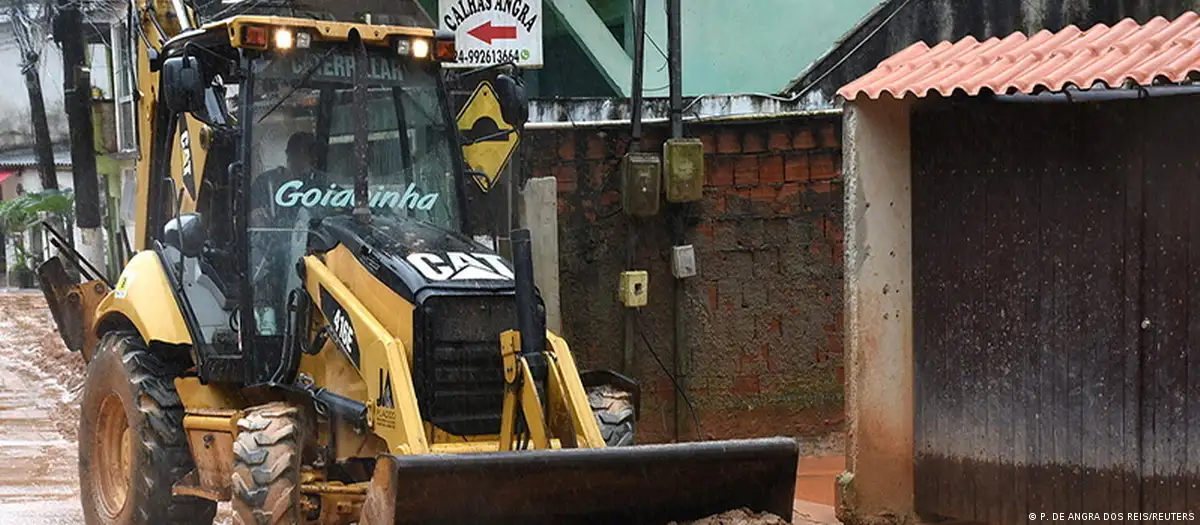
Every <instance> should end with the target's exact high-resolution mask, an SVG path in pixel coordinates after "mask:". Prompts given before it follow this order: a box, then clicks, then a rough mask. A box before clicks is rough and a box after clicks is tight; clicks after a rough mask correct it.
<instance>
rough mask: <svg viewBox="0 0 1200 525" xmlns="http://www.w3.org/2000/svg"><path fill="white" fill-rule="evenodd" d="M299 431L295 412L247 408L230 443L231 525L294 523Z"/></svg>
mask: <svg viewBox="0 0 1200 525" xmlns="http://www.w3.org/2000/svg"><path fill="white" fill-rule="evenodd" d="M302 435H303V433H302V431H301V425H300V419H299V411H298V410H297V409H296V407H294V406H290V405H288V404H286V403H270V404H266V405H262V406H259V407H255V408H253V409H250V411H249V412H248V413H247V414H246V417H244V418H242V419H241V420H239V421H238V437H237V441H235V442H234V444H233V523H234V524H235V525H298V524H300V523H303V522H302V521H301V519H300V458H301V452H302V449H301V448H300V447H301V442H300V438H301V436H302Z"/></svg>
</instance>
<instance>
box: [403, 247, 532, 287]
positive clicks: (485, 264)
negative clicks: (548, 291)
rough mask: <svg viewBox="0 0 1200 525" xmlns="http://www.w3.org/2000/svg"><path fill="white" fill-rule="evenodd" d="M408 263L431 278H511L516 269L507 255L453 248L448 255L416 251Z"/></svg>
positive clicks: (445, 279) (501, 279)
mask: <svg viewBox="0 0 1200 525" xmlns="http://www.w3.org/2000/svg"><path fill="white" fill-rule="evenodd" d="M407 260H408V263H409V264H411V265H412V266H413V268H416V269H417V271H419V272H421V275H424V276H425V278H426V279H429V280H430V281H511V280H512V279H513V272H512V269H511V268H509V267H508V263H506V262H504V258H503V257H501V256H499V255H495V254H489V253H463V252H450V253H447V254H446V255H444V256H442V255H437V254H433V253H413V254H409V256H408V257H407Z"/></svg>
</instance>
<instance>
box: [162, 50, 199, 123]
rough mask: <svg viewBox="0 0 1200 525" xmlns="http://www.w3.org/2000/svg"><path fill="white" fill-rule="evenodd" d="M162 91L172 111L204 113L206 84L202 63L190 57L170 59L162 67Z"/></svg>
mask: <svg viewBox="0 0 1200 525" xmlns="http://www.w3.org/2000/svg"><path fill="white" fill-rule="evenodd" d="M162 89H163V96H164V97H165V98H166V103H167V108H168V109H170V110H171V111H173V112H175V113H183V112H193V111H203V110H204V108H205V105H204V89H205V82H204V71H203V70H202V69H201V66H200V61H199V60H196V58H195V57H190V56H181V57H171V58H168V59H167V60H166V61H165V62H163V65H162Z"/></svg>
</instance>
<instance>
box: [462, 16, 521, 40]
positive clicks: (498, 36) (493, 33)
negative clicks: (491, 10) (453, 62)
mask: <svg viewBox="0 0 1200 525" xmlns="http://www.w3.org/2000/svg"><path fill="white" fill-rule="evenodd" d="M467 34H468V35H471V36H473V37H475V38H478V39H479V40H481V41H483V42H484V43H486V44H488V45H492V41H493V40H513V39H516V38H517V26H494V25H492V21H491V20H488V21H487V22H484V23H483V25H481V26H479V27H476V28H475V29H472V30H470V31H467Z"/></svg>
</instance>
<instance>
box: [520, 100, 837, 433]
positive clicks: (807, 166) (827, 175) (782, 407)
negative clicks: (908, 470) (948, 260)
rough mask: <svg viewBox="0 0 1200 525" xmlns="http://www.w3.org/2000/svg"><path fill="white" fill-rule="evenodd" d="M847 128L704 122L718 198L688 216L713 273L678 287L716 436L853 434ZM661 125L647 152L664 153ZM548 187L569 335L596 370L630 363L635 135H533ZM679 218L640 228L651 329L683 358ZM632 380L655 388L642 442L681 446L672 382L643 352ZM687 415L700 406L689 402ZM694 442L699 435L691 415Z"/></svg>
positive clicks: (693, 130)
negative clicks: (622, 290) (627, 167)
mask: <svg viewBox="0 0 1200 525" xmlns="http://www.w3.org/2000/svg"><path fill="white" fill-rule="evenodd" d="M839 128H840V122H839V119H838V118H837V117H822V118H819V119H792V120H785V121H766V122H756V123H750V124H740V125H723V126H717V125H692V126H689V127H688V134H689V135H691V136H696V137H700V138H701V139H702V140H703V141H704V144H705V153H706V170H707V175H708V180H707V183H706V185H705V191H704V199H703V201H702V202H698V203H694V205H693V206H691V209H690V210H687V211H685V212H684V214H685V216H686V220H687V221H688V222H689V224H690V227H689V233H688V235H687V241H688V242H690V243H692V244H694V246H695V248H696V253H697V260H698V266H699V276H697V277H695V278H692V279H689V280H687V281H683V282H682V284H681V285H680V286H681V287H682V293H683V296H684V299H685V301H684V302H685V306H684V308H683V309H682V315H681V316H680V318H679V319H678V322H680V323H682V325H683V328H684V332H685V336H684V342H683V344H682V345H681V348H684V349H685V356H684V357H685V360H688V361H690V363H691V365H690V367H688V368H687V369H686V370H685V372H686V374H685V375H686V376H687V380H686V385H687V391H688V397H689V398H690V400H691V401H692V403H693V405H694V406H695V408H696V411H697V413H698V417H699V420H700V424H701V427H702V430H703V434H704V437H706V438H733V437H750V436H762V435H792V436H812V435H822V434H826V433H828V432H830V431H833V430H839V429H840V428H841V424H842V417H843V416H842V414H843V394H842V383H843V377H842V373H843V372H842V350H841V348H842V344H841V311H842V302H841V293H842V292H841V290H842V270H841V268H842V234H841V227H840V225H841V212H842V184H841V177H840V164H841V161H840V159H841V153H840V140H839V139H840V129H839ZM663 134H664V129H662V128H659V127H650V128H648V129H647V134H646V137H645V138H644V139H643V144H642V148H643V150H658V151H661V144H662V139H663ZM526 139H527V141H526V142H525V146H524V147H523V148H524V151H525V158H526V159H528V162H527V169H528V170H529V172H530V173H528V174H527V175H532V176H535V177H540V176H553V177H555V178H556V179H557V181H558V195H559V200H558V211H559V246H560V251H561V260H560V264H561V270H560V271H561V289H562V291H561V295H562V319H563V320H562V323H563V331H564V333H565V336H566V337H567V340H568V341H569V342H570V344H571V348H572V349H573V350H574V351H575V352H576V354H577V355H578V356H579V359H580V361H581V363H582V366H584V367H591V368H600V367H604V368H612V369H617V370H620V369H621V366H622V348H623V331H622V324H621V316H622V309H621V307H620V306H619V303H618V301H617V298H616V289H617V282H618V277H619V273H620V272H621V271H622V270H624V269H626V268H625V254H626V248H625V244H626V235H627V232H628V231H629V230H630V228H631V227H634V226H633V223H631V221H630V220H628V218H627V217H626V216H625V215H624V214H622V213H621V211H620V201H621V197H620V174H619V171H618V166H619V159H620V158H621V156H622V155H623V154H624V153H625V152H626V151H627V149H628V146H629V142H630V139H629V135H628V131H627V128H619V129H617V128H612V129H587V130H538V131H533V130H530V131H528V132H527V134H526ZM667 224H668V220H667V216H666V214H665V213H664V214H660V215H659V216H656V217H653V218H649V219H645V220H643V221H642V224H641V225H640V226H637V227H636V229H637V231H638V232H639V242H638V247H637V250H636V264H635V268H636V269H644V270H648V271H649V273H650V296H649V302H650V304H649V306H648V307H647V308H644V309H643V311H642V312H641V323H640V324H641V327H642V329H643V332H644V333H645V335H646V338H647V340H648V341H649V343H650V345H651V347H652V348H653V352H654V353H655V354H657V356H658V358H659V359H661V361H662V362H663V363H664V364H665V365H666V366H667V367H671V364H672V362H673V361H674V349H673V348H672V340H673V334H674V327H675V322H676V321H677V320H676V319H675V314H674V308H673V293H674V286H675V285H676V282H675V280H674V279H673V277H672V276H671V271H670V253H671V247H672V243H671V242H670V241H671V239H670V234H669V229H668V226H667ZM634 361H635V364H634V369H633V371H632V375H634V376H635V377H636V378H637V379H639V380H640V381H642V385H643V391H644V393H643V401H642V403H643V410H642V417H641V421H640V425H641V426H640V428H639V435H640V439H641V440H642V441H643V442H650V441H668V440H670V439H672V438H673V437H674V425H675V411H674V398H675V396H674V393H673V387H672V385H671V383H670V381H669V379H668V378H667V376H666V374H664V373H663V371H662V370H661V368H660V367H659V366H658V364H656V362H655V360H654V358H653V357H652V355H650V352H649V351H648V350H647V348H646V346H645V345H644V344H643V342H642V341H641V340H640V339H638V341H637V345H636V347H635V358H634ZM685 406H686V405H685ZM683 419H684V432H683V433H682V435H681V439H682V440H691V439H694V436H695V434H694V433H693V431H692V427H693V425H692V424H691V419H690V416H688V415H687V414H686V413H685V414H684V418H683Z"/></svg>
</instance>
